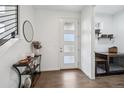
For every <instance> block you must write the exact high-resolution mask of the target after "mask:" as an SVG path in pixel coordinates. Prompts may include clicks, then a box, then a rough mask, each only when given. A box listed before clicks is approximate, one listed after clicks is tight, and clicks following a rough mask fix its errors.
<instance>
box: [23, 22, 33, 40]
mask: <svg viewBox="0 0 124 93" xmlns="http://www.w3.org/2000/svg"><path fill="white" fill-rule="evenodd" d="M23 35H24V38H25V40H26V41H27V42H31V41H32V40H33V36H34V32H33V27H32V24H31V23H30V21H28V20H26V21H25V22H24V23H23Z"/></svg>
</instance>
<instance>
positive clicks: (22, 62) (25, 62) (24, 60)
mask: <svg viewBox="0 0 124 93" xmlns="http://www.w3.org/2000/svg"><path fill="white" fill-rule="evenodd" d="M27 63H29V60H28V59H27V58H26V59H22V60H20V61H19V64H27Z"/></svg>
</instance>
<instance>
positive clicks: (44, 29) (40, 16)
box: [35, 8, 80, 71]
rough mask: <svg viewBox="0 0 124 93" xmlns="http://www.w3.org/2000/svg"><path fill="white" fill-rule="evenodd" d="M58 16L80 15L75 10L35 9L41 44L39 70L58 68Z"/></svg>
mask: <svg viewBox="0 0 124 93" xmlns="http://www.w3.org/2000/svg"><path fill="white" fill-rule="evenodd" d="M60 17H77V18H79V17H80V14H79V13H77V12H69V11H54V10H43V9H40V8H38V9H36V10H35V23H36V26H37V28H36V31H37V32H38V35H37V36H38V38H39V40H40V42H41V44H42V46H43V48H42V49H41V54H42V62H41V70H42V71H48V70H58V69H60V66H59V64H60V61H59V31H60V30H59V18H60Z"/></svg>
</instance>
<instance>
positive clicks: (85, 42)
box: [81, 6, 95, 79]
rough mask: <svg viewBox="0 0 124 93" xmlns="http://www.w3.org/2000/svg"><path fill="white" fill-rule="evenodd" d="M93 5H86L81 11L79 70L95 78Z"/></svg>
mask: <svg viewBox="0 0 124 93" xmlns="http://www.w3.org/2000/svg"><path fill="white" fill-rule="evenodd" d="M93 22H94V7H93V6H86V7H85V8H84V9H83V10H82V13H81V70H82V71H83V72H84V73H85V74H86V75H87V76H88V77H89V78H90V79H95V73H94V72H95V66H94V65H95V62H94V41H95V37H94V28H93V26H94V23H93Z"/></svg>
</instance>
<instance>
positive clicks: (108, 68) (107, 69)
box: [106, 56, 110, 74]
mask: <svg viewBox="0 0 124 93" xmlns="http://www.w3.org/2000/svg"><path fill="white" fill-rule="evenodd" d="M109 61H110V57H109V56H107V62H106V66H107V68H106V72H107V74H109V70H110V66H109Z"/></svg>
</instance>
